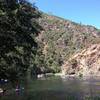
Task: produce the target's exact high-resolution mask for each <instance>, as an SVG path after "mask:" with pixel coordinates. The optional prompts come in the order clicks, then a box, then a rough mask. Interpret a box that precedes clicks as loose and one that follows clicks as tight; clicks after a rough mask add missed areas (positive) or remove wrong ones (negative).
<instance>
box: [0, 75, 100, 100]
mask: <svg viewBox="0 0 100 100" xmlns="http://www.w3.org/2000/svg"><path fill="white" fill-rule="evenodd" d="M4 87H6V88H7V89H8V90H7V91H6V92H5V94H3V95H0V100H100V78H99V77H96V78H89V79H85V80H83V79H80V78H65V79H62V78H60V77H48V78H42V79H37V80H33V79H32V80H29V81H23V82H21V83H20V87H21V88H22V87H24V89H21V90H20V91H19V92H15V90H14V86H12V85H11V84H6V85H5V86H4Z"/></svg>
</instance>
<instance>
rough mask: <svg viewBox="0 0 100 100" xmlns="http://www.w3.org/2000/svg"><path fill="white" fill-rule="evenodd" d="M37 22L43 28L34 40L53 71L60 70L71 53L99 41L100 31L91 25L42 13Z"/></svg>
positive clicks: (46, 64) (75, 52)
mask: <svg viewBox="0 0 100 100" xmlns="http://www.w3.org/2000/svg"><path fill="white" fill-rule="evenodd" d="M39 23H40V25H41V26H42V27H43V28H44V30H43V31H42V32H41V33H39V36H38V37H37V39H36V40H37V41H38V43H39V45H40V49H41V51H42V55H43V56H44V62H45V66H46V67H47V68H50V69H52V70H54V71H55V72H59V71H61V69H62V68H61V66H62V65H63V64H64V63H65V61H67V60H69V58H71V57H72V55H74V54H77V53H78V52H80V51H82V50H83V49H85V48H88V47H89V46H91V45H93V44H98V43H100V31H99V30H98V29H96V28H95V27H93V26H89V25H82V24H81V23H75V22H72V21H69V20H65V19H62V18H59V17H56V16H50V15H47V14H44V13H43V14H42V17H41V18H40V19H39ZM43 56H42V57H43ZM39 57H40V56H39Z"/></svg>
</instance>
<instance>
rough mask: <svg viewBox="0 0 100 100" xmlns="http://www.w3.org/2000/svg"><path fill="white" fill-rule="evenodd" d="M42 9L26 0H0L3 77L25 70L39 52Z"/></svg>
mask: <svg viewBox="0 0 100 100" xmlns="http://www.w3.org/2000/svg"><path fill="white" fill-rule="evenodd" d="M39 17H40V12H39V11H38V9H37V8H36V7H35V6H33V5H31V4H30V3H29V2H28V1H26V0H0V77H3V78H5V77H6V78H12V79H14V78H16V77H19V76H22V75H24V74H25V72H26V71H27V69H28V68H29V67H30V66H31V64H32V63H31V62H32V60H33V58H34V57H35V54H36V48H37V43H36V42H35V40H34V37H35V36H36V35H37V33H39V31H40V30H41V29H42V27H41V26H40V25H39V24H38V23H37V21H36V19H38V18H39Z"/></svg>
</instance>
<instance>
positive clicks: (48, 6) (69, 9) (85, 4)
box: [30, 0, 100, 29]
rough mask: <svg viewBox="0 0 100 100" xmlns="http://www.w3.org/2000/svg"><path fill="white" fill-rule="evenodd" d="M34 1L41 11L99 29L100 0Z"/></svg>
mask: <svg viewBox="0 0 100 100" xmlns="http://www.w3.org/2000/svg"><path fill="white" fill-rule="evenodd" d="M30 1H32V0H30ZM33 1H34V0H33ZM35 2H36V6H37V7H38V8H39V9H40V10H41V11H43V12H46V13H52V14H53V15H56V16H60V17H63V18H65V19H69V20H72V21H75V22H79V23H80V22H81V23H82V24H89V25H93V26H96V27H97V28H99V29H100V0H35Z"/></svg>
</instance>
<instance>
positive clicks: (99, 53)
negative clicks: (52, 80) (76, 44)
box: [62, 44, 100, 76]
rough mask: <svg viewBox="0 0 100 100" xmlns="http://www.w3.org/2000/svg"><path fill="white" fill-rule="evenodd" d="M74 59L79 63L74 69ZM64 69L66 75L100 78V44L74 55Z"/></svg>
mask: <svg viewBox="0 0 100 100" xmlns="http://www.w3.org/2000/svg"><path fill="white" fill-rule="evenodd" d="M73 59H74V60H75V61H76V62H77V64H76V65H77V66H76V65H75V67H72V65H73V64H72V63H71V62H72V61H73ZM76 62H75V63H76ZM62 68H63V70H62V71H63V72H64V73H66V74H77V75H80V74H82V75H83V76H100V44H94V45H92V46H90V47H89V48H87V49H84V50H83V51H81V52H79V53H77V54H75V55H73V56H72V57H71V58H70V60H69V61H66V62H65V63H64V65H63V66H62Z"/></svg>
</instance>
